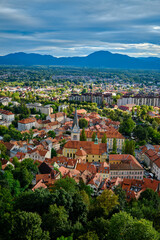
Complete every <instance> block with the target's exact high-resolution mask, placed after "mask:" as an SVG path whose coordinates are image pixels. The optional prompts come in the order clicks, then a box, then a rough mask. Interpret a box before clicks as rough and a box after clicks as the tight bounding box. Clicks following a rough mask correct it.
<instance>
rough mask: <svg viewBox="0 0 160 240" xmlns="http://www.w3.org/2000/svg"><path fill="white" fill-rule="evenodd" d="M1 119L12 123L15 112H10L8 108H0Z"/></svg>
mask: <svg viewBox="0 0 160 240" xmlns="http://www.w3.org/2000/svg"><path fill="white" fill-rule="evenodd" d="M0 115H1V117H0V119H1V120H2V121H5V122H7V123H8V122H9V123H11V122H12V121H13V120H14V113H12V112H9V111H7V110H3V109H0Z"/></svg>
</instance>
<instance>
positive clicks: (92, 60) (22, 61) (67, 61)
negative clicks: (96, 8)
mask: <svg viewBox="0 0 160 240" xmlns="http://www.w3.org/2000/svg"><path fill="white" fill-rule="evenodd" d="M0 65H26V66H32V65H55V66H76V67H105V68H121V69H158V70H159V69H160V58H151V57H149V58H133V57H129V56H127V55H122V54H113V53H111V52H108V51H98V52H94V53H92V54H90V55H88V56H86V57H60V58H57V57H53V56H51V55H41V54H35V53H29V54H27V53H23V52H19V53H12V54H8V55H5V56H0Z"/></svg>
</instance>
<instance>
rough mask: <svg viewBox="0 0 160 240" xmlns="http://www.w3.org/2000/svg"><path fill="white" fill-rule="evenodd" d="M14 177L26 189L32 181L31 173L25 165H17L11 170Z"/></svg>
mask: <svg viewBox="0 0 160 240" xmlns="http://www.w3.org/2000/svg"><path fill="white" fill-rule="evenodd" d="M13 176H14V178H15V179H17V180H19V182H20V184H21V187H22V188H24V189H26V188H28V186H29V185H30V184H31V183H32V179H33V174H32V173H31V172H30V171H28V170H27V168H26V167H18V168H16V169H15V170H14V171H13Z"/></svg>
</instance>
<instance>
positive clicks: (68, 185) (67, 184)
mask: <svg viewBox="0 0 160 240" xmlns="http://www.w3.org/2000/svg"><path fill="white" fill-rule="evenodd" d="M53 189H54V190H59V189H64V190H65V191H66V192H67V193H69V194H70V195H71V196H73V195H74V194H75V192H76V189H77V184H76V181H75V180H74V179H73V178H69V177H66V178H61V179H59V180H58V181H56V182H55V184H54V186H53Z"/></svg>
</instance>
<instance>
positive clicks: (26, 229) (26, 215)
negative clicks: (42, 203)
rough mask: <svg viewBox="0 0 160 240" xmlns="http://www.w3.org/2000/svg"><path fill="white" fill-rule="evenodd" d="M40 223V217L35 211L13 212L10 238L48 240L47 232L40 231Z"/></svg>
mask: <svg viewBox="0 0 160 240" xmlns="http://www.w3.org/2000/svg"><path fill="white" fill-rule="evenodd" d="M41 223H42V220H41V217H40V216H39V215H38V214H37V213H31V212H17V213H15V214H14V216H13V222H12V230H11V239H13V240H14V239H15V240H16V239H23V240H25V239H26V240H37V239H40V240H49V239H50V237H49V234H48V232H43V231H42V229H41Z"/></svg>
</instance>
